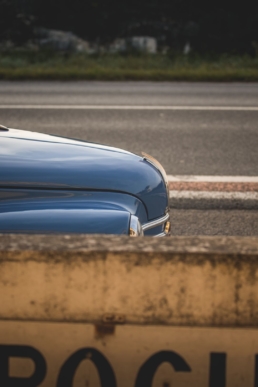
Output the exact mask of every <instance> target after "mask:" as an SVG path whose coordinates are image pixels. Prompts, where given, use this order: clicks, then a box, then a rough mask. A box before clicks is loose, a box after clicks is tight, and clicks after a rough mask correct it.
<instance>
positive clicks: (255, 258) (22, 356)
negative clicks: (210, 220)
mask: <svg viewBox="0 0 258 387" xmlns="http://www.w3.org/2000/svg"><path fill="white" fill-rule="evenodd" d="M257 327H258V239H257V238H233V237H232V238H222V237H220V238H219V237H218V238H212V237H205V238H196V237H194V238H189V237H176V238H164V239H155V238H126V237H124V238H123V237H109V236H83V235H74V236H71V235H70V236H65V235H63V236H62V235H45V236H42V235H35V236H34V235H31V236H29V235H27V236H25V235H23V236H21V235H16V236H15V235H0V386H4V387H9V386H10V387H11V386H12V387H13V386H15V387H19V386H21V387H36V386H42V387H48V386H54V387H55V386H56V387H61V386H62V387H66V386H67V387H68V386H69V387H70V386H76V387H77V386H102V387H105V386H108V387H112V386H121V387H122V386H123V387H124V386H125V387H129V386H132V387H133V386H135V387H140V386H143V387H151V386H153V387H154V386H155V387H156V386H162V387H168V386H171V387H172V386H177V387H183V386H195V385H196V386H199V387H202V386H203V387H207V386H209V387H224V386H225V387H233V386H234V387H238V386H239V387H240V386H241V387H243V386H245V387H248V386H250V387H251V386H252V387H253V386H255V387H258V331H257ZM171 366H172V367H171Z"/></svg>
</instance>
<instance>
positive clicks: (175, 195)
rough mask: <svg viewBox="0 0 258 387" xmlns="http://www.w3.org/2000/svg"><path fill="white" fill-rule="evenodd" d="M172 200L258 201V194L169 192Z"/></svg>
mask: <svg viewBox="0 0 258 387" xmlns="http://www.w3.org/2000/svg"><path fill="white" fill-rule="evenodd" d="M169 197H170V199H191V200H196V199H198V200H199V199H216V200H223V199H227V200H234V199H235V200H258V192H215V191H169Z"/></svg>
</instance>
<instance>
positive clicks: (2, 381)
mask: <svg viewBox="0 0 258 387" xmlns="http://www.w3.org/2000/svg"><path fill="white" fill-rule="evenodd" d="M10 357H23V358H29V359H31V360H32V361H33V362H34V364H35V371H34V373H33V374H32V375H31V376H30V377H29V378H22V377H10V376H9V358H10ZM46 371H47V365H46V361H45V359H44V357H43V356H42V354H41V353H40V352H39V351H37V350H36V349H35V348H33V347H29V346H26V345H0V386H3V387H37V386H38V385H39V384H40V383H41V382H42V381H43V380H44V378H45V375H46Z"/></svg>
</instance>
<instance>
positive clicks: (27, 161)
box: [0, 130, 168, 220]
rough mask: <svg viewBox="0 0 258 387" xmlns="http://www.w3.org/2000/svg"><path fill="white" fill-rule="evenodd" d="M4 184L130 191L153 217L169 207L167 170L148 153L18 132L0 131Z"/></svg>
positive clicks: (0, 184) (1, 183) (1, 181)
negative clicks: (147, 157)
mask: <svg viewBox="0 0 258 387" xmlns="http://www.w3.org/2000/svg"><path fill="white" fill-rule="evenodd" d="M0 187H16V188H18V187H19V188H25V187H27V188H45V189H60V190H82V191H86V190H100V191H114V192H121V193H128V194H131V195H134V196H136V197H137V198H139V199H140V200H141V201H142V202H143V203H144V204H145V207H146V209H147V213H148V219H149V220H151V219H154V218H157V217H159V216H161V215H163V214H164V213H165V210H166V208H167V206H168V198H167V194H166V187H165V183H164V181H163V178H162V176H161V174H160V173H159V171H158V170H157V169H156V168H155V167H154V166H153V165H151V164H149V163H148V162H146V161H145V160H144V159H143V158H142V157H139V156H136V155H134V154H132V153H129V152H125V151H122V150H119V149H116V148H111V147H106V146H101V145H96V144H91V143H86V142H80V141H75V140H68V139H63V138H58V137H52V136H48V135H41V134H35V133H30V132H22V131H16V130H9V131H8V132H1V133H0Z"/></svg>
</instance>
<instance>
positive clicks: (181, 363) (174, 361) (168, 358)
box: [135, 351, 191, 387]
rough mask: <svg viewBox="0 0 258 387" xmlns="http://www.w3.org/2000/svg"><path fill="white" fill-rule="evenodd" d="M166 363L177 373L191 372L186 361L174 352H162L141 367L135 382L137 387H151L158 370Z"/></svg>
mask: <svg viewBox="0 0 258 387" xmlns="http://www.w3.org/2000/svg"><path fill="white" fill-rule="evenodd" d="M164 362H168V363H170V364H171V365H172V367H174V369H175V371H177V372H191V368H190V367H189V365H188V364H187V363H186V361H185V360H184V359H183V358H182V357H181V356H180V355H178V354H177V353H176V352H172V351H160V352H157V353H155V354H154V355H152V356H151V357H149V359H148V360H147V361H146V362H145V363H144V364H143V365H142V366H141V368H140V370H139V372H138V374H137V377H136V381H135V387H142V386H144V387H151V385H152V380H153V377H154V375H155V372H156V370H157V368H158V367H159V366H160V365H161V364H162V363H164Z"/></svg>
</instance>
